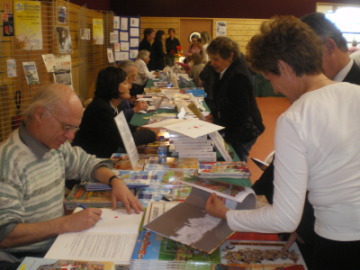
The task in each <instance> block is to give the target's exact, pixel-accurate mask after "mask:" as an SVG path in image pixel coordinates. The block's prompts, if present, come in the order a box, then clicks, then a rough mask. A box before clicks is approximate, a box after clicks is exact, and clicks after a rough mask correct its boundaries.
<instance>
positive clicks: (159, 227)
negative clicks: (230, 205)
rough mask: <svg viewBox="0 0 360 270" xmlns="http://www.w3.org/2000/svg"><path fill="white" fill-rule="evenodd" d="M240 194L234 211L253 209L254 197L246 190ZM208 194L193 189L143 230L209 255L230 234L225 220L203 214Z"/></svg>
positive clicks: (230, 231)
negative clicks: (184, 198)
mask: <svg viewBox="0 0 360 270" xmlns="http://www.w3.org/2000/svg"><path fill="white" fill-rule="evenodd" d="M243 189H244V188H243ZM240 193H243V195H242V196H236V198H235V197H234V198H233V200H236V204H235V205H234V206H235V207H236V208H237V209H253V208H254V207H255V195H254V194H253V193H251V192H248V190H246V189H245V190H243V191H242V192H240ZM210 195H211V193H209V192H208V191H205V190H202V189H199V188H196V187H193V188H192V191H191V193H190V195H189V197H188V198H187V199H186V200H185V201H184V202H183V203H180V204H178V205H176V206H175V207H173V208H171V209H170V210H169V211H167V212H165V213H164V214H163V215H161V216H159V217H158V218H156V219H155V220H153V221H151V222H150V223H148V224H147V225H145V228H146V229H148V230H151V231H154V232H156V233H158V234H160V235H162V236H165V237H167V238H170V239H171V240H174V241H177V242H180V243H182V244H184V245H188V246H190V247H192V248H195V249H199V250H201V251H203V252H206V253H209V254H211V253H212V252H214V251H215V250H216V249H217V248H218V247H219V246H220V245H221V244H222V243H223V242H224V241H225V240H226V239H227V238H228V237H229V236H230V235H231V234H232V233H233V231H232V230H231V229H230V228H229V226H228V225H227V222H226V220H222V219H219V218H216V217H213V216H210V215H209V214H208V213H207V212H206V211H205V206H206V202H207V200H208V198H209V196H210Z"/></svg>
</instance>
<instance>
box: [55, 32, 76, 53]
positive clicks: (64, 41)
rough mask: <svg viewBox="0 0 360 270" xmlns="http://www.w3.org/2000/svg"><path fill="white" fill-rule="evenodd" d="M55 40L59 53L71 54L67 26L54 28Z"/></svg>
mask: <svg viewBox="0 0 360 270" xmlns="http://www.w3.org/2000/svg"><path fill="white" fill-rule="evenodd" d="M56 34H57V40H58V44H59V53H66V54H68V53H71V51H72V45H71V36H70V30H69V27H68V26H57V27H56Z"/></svg>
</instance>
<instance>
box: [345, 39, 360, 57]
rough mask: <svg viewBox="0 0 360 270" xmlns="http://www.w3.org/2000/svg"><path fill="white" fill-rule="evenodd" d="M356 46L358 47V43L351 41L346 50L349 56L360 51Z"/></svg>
mask: <svg viewBox="0 0 360 270" xmlns="http://www.w3.org/2000/svg"><path fill="white" fill-rule="evenodd" d="M357 45H358V42H357V41H356V40H353V41H352V42H351V46H350V47H349V49H348V52H349V54H352V53H354V52H356V51H358V50H360V49H359V48H358V47H357Z"/></svg>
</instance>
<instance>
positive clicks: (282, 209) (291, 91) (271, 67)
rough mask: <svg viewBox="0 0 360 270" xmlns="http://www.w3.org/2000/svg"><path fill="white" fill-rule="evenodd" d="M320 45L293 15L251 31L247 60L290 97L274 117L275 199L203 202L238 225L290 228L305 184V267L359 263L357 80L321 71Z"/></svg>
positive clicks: (353, 266)
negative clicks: (254, 203)
mask: <svg viewBox="0 0 360 270" xmlns="http://www.w3.org/2000/svg"><path fill="white" fill-rule="evenodd" d="M323 46H324V44H323V42H322V41H321V40H320V39H319V37H318V36H316V34H315V33H314V32H313V31H312V30H311V29H310V28H309V26H307V25H306V24H304V23H303V22H301V21H300V20H299V19H297V18H295V17H291V16H287V17H281V18H278V19H274V20H271V21H269V22H266V23H264V24H263V25H262V27H261V33H260V34H258V35H256V36H254V37H253V38H252V39H251V41H250V43H249V45H248V54H247V60H248V61H249V63H250V64H251V66H252V67H253V68H254V70H256V71H258V72H260V73H262V75H264V76H265V78H267V79H268V80H269V81H270V82H271V84H272V86H273V88H274V89H275V90H276V91H277V92H279V93H282V94H284V95H285V96H287V97H288V98H289V99H290V100H291V101H292V102H293V104H292V105H291V107H290V108H289V109H288V110H287V111H286V112H284V113H283V114H282V115H281V116H280V118H279V119H278V121H277V128H276V137H275V152H276V159H275V162H274V165H275V175H274V187H275V189H274V198H273V204H272V205H268V206H265V207H262V208H258V209H256V210H246V211H241V210H240V211H237V210H228V209H227V208H226V207H225V206H224V204H223V203H222V202H221V201H220V200H219V199H218V198H216V196H214V195H212V196H211V197H210V198H209V200H208V202H207V207H206V208H207V211H208V212H209V213H210V214H212V215H213V216H217V217H220V218H223V219H227V222H228V224H229V226H230V227H231V228H232V229H233V230H236V231H248V232H250V231H255V232H264V233H279V232H293V231H295V230H296V228H297V226H298V224H299V222H300V219H301V215H302V212H303V207H304V200H305V194H306V191H307V190H308V191H309V201H310V203H311V204H312V205H313V206H314V211H315V217H316V221H315V232H316V236H315V239H314V252H313V258H312V265H310V267H311V268H310V267H309V269H326V270H332V269H360V260H359V259H358V256H359V255H358V251H359V250H360V170H359V168H360V151H359V147H357V146H358V145H359V141H360V125H359V123H358V121H357V119H356V117H355V118H354V116H355V115H358V114H360V106H359V104H360V87H359V86H356V85H352V84H348V83H336V82H334V81H332V80H330V79H328V78H327V77H326V76H325V75H324V74H323V72H322V50H323Z"/></svg>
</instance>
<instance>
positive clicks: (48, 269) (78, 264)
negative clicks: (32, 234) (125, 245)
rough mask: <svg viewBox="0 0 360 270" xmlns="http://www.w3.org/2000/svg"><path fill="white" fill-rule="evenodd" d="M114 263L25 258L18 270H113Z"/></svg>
mask: <svg viewBox="0 0 360 270" xmlns="http://www.w3.org/2000/svg"><path fill="white" fill-rule="evenodd" d="M113 268H114V263H112V262H88V261H76V260H57V259H45V258H36V257H25V259H24V260H23V261H22V262H21V264H20V266H19V267H18V270H64V269H96V270H112V269H113Z"/></svg>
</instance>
